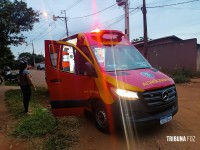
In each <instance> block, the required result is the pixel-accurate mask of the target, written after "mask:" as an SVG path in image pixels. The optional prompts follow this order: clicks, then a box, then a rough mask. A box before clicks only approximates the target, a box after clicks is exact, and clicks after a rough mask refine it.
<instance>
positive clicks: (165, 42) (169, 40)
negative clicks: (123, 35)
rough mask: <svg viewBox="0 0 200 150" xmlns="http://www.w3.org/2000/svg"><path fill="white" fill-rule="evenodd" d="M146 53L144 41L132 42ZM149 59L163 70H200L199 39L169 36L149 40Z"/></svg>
mask: <svg viewBox="0 0 200 150" xmlns="http://www.w3.org/2000/svg"><path fill="white" fill-rule="evenodd" d="M132 44H133V45H134V46H135V47H136V48H137V49H138V50H139V51H140V52H141V53H142V54H144V42H143V41H139V42H132ZM148 61H149V62H150V64H151V65H152V66H153V67H155V68H157V69H159V70H162V71H166V72H173V71H176V70H182V69H184V70H188V71H200V44H197V39H195V38H194V39H187V40H182V39H180V38H178V37H176V36H174V35H173V36H168V37H163V38H159V39H155V40H150V41H149V42H148Z"/></svg>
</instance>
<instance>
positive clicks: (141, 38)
mask: <svg viewBox="0 0 200 150" xmlns="http://www.w3.org/2000/svg"><path fill="white" fill-rule="evenodd" d="M147 39H148V41H151V40H152V39H150V38H149V37H148V38H147ZM139 41H144V37H139V38H136V39H133V40H132V41H131V42H139Z"/></svg>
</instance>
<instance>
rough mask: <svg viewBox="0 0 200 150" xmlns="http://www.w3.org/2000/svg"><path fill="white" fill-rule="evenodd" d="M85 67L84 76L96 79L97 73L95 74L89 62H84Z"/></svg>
mask: <svg viewBox="0 0 200 150" xmlns="http://www.w3.org/2000/svg"><path fill="white" fill-rule="evenodd" d="M85 66H86V74H87V75H88V76H89V77H97V73H96V71H95V69H94V67H93V66H92V65H91V64H90V63H89V62H86V63H85Z"/></svg>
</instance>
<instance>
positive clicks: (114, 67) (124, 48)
mask: <svg viewBox="0 0 200 150" xmlns="http://www.w3.org/2000/svg"><path fill="white" fill-rule="evenodd" d="M91 48H92V50H93V52H94V54H95V56H96V60H97V61H98V63H99V66H100V67H101V68H102V69H103V70H104V71H120V70H136V69H141V68H151V65H150V64H149V63H148V62H147V61H146V59H145V58H144V57H143V56H142V55H141V54H140V53H139V52H138V50H137V49H136V48H135V47H133V46H131V45H112V46H105V45H101V46H100V45H98V46H97V45H93V46H91Z"/></svg>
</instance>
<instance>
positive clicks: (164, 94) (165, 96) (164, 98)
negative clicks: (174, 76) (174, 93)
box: [162, 91, 169, 101]
mask: <svg viewBox="0 0 200 150" xmlns="http://www.w3.org/2000/svg"><path fill="white" fill-rule="evenodd" d="M168 97H169V93H168V92H167V91H164V92H163V93H162V99H163V100H164V101H167V100H168Z"/></svg>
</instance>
